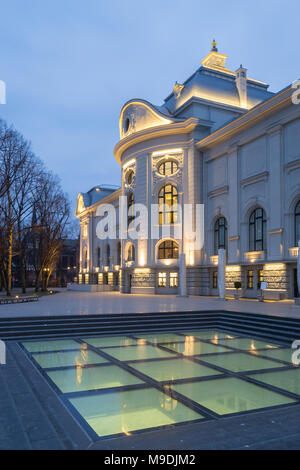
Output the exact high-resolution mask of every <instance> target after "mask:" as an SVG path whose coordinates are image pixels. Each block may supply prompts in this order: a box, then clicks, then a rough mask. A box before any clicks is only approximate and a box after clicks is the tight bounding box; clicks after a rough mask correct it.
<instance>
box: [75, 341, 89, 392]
mask: <svg viewBox="0 0 300 470" xmlns="http://www.w3.org/2000/svg"><path fill="white" fill-rule="evenodd" d="M88 357H89V352H88V348H87V344H86V343H82V346H81V348H80V350H79V353H78V354H77V356H75V361H74V362H75V373H76V381H77V383H78V384H81V382H82V368H83V367H84V366H85V364H87V362H88Z"/></svg>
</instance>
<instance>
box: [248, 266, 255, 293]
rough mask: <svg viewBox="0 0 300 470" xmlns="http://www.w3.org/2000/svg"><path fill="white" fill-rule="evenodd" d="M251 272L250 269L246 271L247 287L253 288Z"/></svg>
mask: <svg viewBox="0 0 300 470" xmlns="http://www.w3.org/2000/svg"><path fill="white" fill-rule="evenodd" d="M253 274H254V272H253V271H252V270H250V271H247V289H253Z"/></svg>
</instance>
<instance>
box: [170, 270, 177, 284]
mask: <svg viewBox="0 0 300 470" xmlns="http://www.w3.org/2000/svg"><path fill="white" fill-rule="evenodd" d="M170 287H178V273H170Z"/></svg>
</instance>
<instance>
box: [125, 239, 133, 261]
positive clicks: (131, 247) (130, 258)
mask: <svg viewBox="0 0 300 470" xmlns="http://www.w3.org/2000/svg"><path fill="white" fill-rule="evenodd" d="M127 253H128V254H127V261H135V248H134V245H133V243H131V244H130V245H129V248H128V252H127Z"/></svg>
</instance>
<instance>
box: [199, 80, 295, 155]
mask: <svg viewBox="0 0 300 470" xmlns="http://www.w3.org/2000/svg"><path fill="white" fill-rule="evenodd" d="M293 92H294V90H293V89H292V88H291V86H288V87H287V88H285V89H284V90H282V91H281V92H279V93H277V94H276V95H274V96H272V97H271V98H269V99H268V100H266V101H263V102H262V103H260V104H258V105H256V106H254V108H252V109H250V110H249V111H248V112H246V113H245V114H244V115H243V116H240V117H238V118H236V119H234V120H233V121H231V122H230V123H229V124H227V125H225V126H223V127H221V128H220V129H218V130H216V131H215V132H213V133H212V134H210V135H209V136H207V137H205V138H204V139H202V140H200V141H199V142H198V143H197V144H196V147H197V148H198V149H200V148H201V149H205V148H209V147H210V146H211V145H215V144H216V143H219V142H221V141H223V140H226V139H228V138H229V137H232V136H234V135H235V134H237V133H239V132H241V130H242V129H243V128H246V127H247V126H249V125H253V124H254V123H255V122H256V121H260V120H262V119H263V118H265V115H266V114H269V113H271V112H274V109H276V108H279V107H282V106H284V105H285V104H286V103H288V102H291V95H292V93H293Z"/></svg>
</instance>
